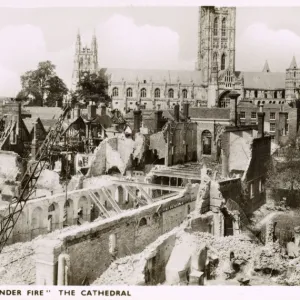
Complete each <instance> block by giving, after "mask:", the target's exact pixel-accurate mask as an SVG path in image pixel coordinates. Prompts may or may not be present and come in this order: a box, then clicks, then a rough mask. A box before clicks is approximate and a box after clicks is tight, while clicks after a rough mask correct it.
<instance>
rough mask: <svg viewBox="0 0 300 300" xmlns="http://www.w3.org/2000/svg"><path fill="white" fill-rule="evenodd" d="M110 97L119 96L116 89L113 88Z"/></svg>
mask: <svg viewBox="0 0 300 300" xmlns="http://www.w3.org/2000/svg"><path fill="white" fill-rule="evenodd" d="M112 95H113V97H116V96H119V90H118V88H117V87H114V88H113V90H112Z"/></svg>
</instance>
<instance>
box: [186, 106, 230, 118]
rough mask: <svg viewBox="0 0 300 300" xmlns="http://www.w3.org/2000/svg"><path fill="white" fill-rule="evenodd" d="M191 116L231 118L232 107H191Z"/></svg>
mask: <svg viewBox="0 0 300 300" xmlns="http://www.w3.org/2000/svg"><path fill="white" fill-rule="evenodd" d="M189 116H190V117H191V118H199V119H224V120H229V119H230V109H229V108H219V107H211V108H208V107H190V109H189Z"/></svg>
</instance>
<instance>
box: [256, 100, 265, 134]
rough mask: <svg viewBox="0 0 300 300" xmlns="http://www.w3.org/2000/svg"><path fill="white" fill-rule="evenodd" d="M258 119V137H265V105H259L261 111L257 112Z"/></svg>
mask: <svg viewBox="0 0 300 300" xmlns="http://www.w3.org/2000/svg"><path fill="white" fill-rule="evenodd" d="M257 121H258V136H257V137H258V138H263V137H264V134H265V130H264V123H265V113H264V112H263V105H262V104H260V105H259V112H258V113H257Z"/></svg>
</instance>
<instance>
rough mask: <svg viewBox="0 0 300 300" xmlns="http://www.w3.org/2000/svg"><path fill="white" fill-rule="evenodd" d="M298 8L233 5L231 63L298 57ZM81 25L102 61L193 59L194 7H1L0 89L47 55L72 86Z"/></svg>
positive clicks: (253, 65)
mask: <svg viewBox="0 0 300 300" xmlns="http://www.w3.org/2000/svg"><path fill="white" fill-rule="evenodd" d="M299 15H300V7H238V8H237V12H236V17H237V20H236V69H237V70H240V71H261V70H262V68H263V65H264V62H265V60H268V63H269V66H270V69H271V71H272V72H275V71H276V72H284V71H285V69H286V68H287V67H288V66H289V64H290V62H291V60H292V56H293V55H295V56H296V60H297V62H299V64H300V19H299ZM78 29H79V30H80V33H81V37H82V41H83V43H84V44H88V45H89V44H90V42H91V37H92V34H93V31H95V32H96V36H97V40H98V61H99V66H100V67H110V68H116V67H117V68H146V69H188V70H193V69H194V67H195V62H196V60H197V47H198V46H197V42H198V38H197V35H198V8H197V7H196V6H192V7H191V6H189V7H180V6H169V7H136V6H127V7H51V8H43V7H41V8H20V7H15V8H12V7H4V6H3V7H1V2H0V96H11V97H13V96H15V95H16V94H17V93H18V91H19V90H20V75H22V74H23V73H24V72H26V71H28V70H31V69H34V68H36V67H37V64H38V62H40V61H43V60H50V61H52V62H53V63H54V64H55V65H56V71H57V74H58V75H59V76H60V77H61V78H62V79H63V80H64V81H65V83H66V84H67V86H68V87H69V86H70V83H71V76H72V69H73V60H74V52H75V47H74V46H75V41H76V34H77V31H78Z"/></svg>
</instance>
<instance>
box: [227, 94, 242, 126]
mask: <svg viewBox="0 0 300 300" xmlns="http://www.w3.org/2000/svg"><path fill="white" fill-rule="evenodd" d="M239 96H240V94H239V93H238V92H237V91H231V92H230V93H229V95H228V97H229V98H230V122H231V124H232V125H233V126H235V127H237V125H238V116H237V98H238V97H239Z"/></svg>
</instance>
